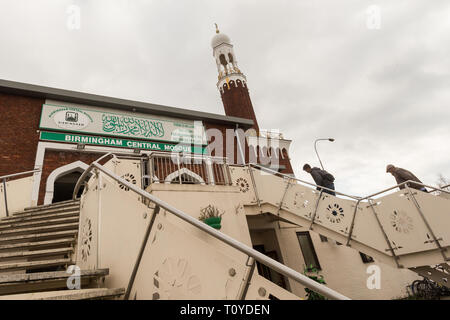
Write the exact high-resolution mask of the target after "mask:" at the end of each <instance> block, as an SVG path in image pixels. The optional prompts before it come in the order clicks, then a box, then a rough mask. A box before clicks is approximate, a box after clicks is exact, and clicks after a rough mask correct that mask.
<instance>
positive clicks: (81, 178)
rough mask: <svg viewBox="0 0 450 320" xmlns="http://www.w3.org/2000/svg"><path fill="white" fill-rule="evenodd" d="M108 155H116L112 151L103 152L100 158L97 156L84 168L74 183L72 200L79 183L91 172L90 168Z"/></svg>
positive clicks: (76, 192) (78, 188)
mask: <svg viewBox="0 0 450 320" xmlns="http://www.w3.org/2000/svg"><path fill="white" fill-rule="evenodd" d="M108 156H112V157H114V158H117V157H116V155H115V154H114V153H112V152H108V153H105V154H104V155H102V156H101V157H100V158H98V159H97V160H95V161H94V162H92V163H91V164H90V165H89V167H88V168H87V169H86V170H84V172H83V173H82V174H81V176H80V177H79V178H78V180H77V183H76V184H75V188H74V189H73V194H72V199H73V200H75V199H76V198H77V195H78V191H79V190H80V188H81V184H82V183H83V181H84V180H85V179H86V177H87V175H88V174H89V173H90V172H91V170H92V168H93V167H94V164H96V163H98V162H99V161H100V160H103V159H105V158H106V157H108Z"/></svg>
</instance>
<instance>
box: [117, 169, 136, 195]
mask: <svg viewBox="0 0 450 320" xmlns="http://www.w3.org/2000/svg"><path fill="white" fill-rule="evenodd" d="M121 178H122V179H124V180H126V181H127V182H129V183H132V184H136V182H137V181H136V178H135V176H134V175H133V174H131V173H126V174H124V175H123V176H122V177H121ZM119 188H120V189H122V190H123V191H130V188H128V187H127V186H124V185H123V184H121V183H119Z"/></svg>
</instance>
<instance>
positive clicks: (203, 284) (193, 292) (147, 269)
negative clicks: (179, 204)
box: [130, 214, 248, 300]
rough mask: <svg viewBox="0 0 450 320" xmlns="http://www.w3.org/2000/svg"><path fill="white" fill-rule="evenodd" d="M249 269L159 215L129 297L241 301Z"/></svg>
mask: <svg viewBox="0 0 450 320" xmlns="http://www.w3.org/2000/svg"><path fill="white" fill-rule="evenodd" d="M193 248H195V249H193ZM247 270H248V267H247V266H246V265H245V263H242V262H241V263H239V262H237V261H236V260H234V259H233V258H232V257H230V256H228V255H226V254H225V253H224V252H223V251H221V250H217V247H216V246H212V245H210V244H209V243H208V242H207V240H205V239H203V240H202V239H199V238H197V237H196V236H194V235H193V234H191V233H188V232H186V231H184V230H183V229H181V228H179V227H178V225H176V224H174V223H172V222H170V221H168V219H167V218H166V217H165V216H164V215H163V214H159V215H158V216H157V217H156V220H155V224H154V227H153V228H152V232H151V233H150V237H149V241H148V243H147V246H146V248H145V251H144V255H143V257H142V260H141V264H140V266H139V271H138V272H137V275H136V279H135V282H134V283H135V285H134V286H133V289H132V290H131V294H130V298H131V299H133V298H134V297H136V298H137V299H152V300H182V299H183V300H185V299H188V300H217V299H219V300H228V299H238V298H239V294H240V293H241V290H242V288H243V281H242V279H243V278H244V275H245V274H246V272H247Z"/></svg>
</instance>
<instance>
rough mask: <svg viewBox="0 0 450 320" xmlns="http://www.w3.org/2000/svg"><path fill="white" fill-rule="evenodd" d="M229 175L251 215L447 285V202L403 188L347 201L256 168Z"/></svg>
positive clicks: (237, 168)
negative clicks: (297, 228) (306, 230)
mask: <svg viewBox="0 0 450 320" xmlns="http://www.w3.org/2000/svg"><path fill="white" fill-rule="evenodd" d="M230 172H231V176H232V181H233V184H235V185H237V186H238V187H240V189H241V193H242V197H243V200H244V202H245V208H246V212H247V213H248V214H250V215H261V214H266V215H267V214H269V215H271V216H272V217H273V219H274V220H279V221H283V222H289V223H293V224H295V225H299V226H304V227H309V229H310V230H312V231H314V232H317V233H319V234H321V235H324V236H326V237H328V238H331V239H334V240H336V241H339V242H340V243H344V244H346V245H347V246H349V247H352V248H354V249H356V250H358V251H360V252H364V253H366V254H368V255H370V256H372V257H373V258H374V259H377V260H379V261H381V262H384V263H387V264H390V265H392V266H394V267H398V268H409V269H410V270H412V271H414V272H417V273H418V274H420V275H422V276H426V277H428V278H430V279H432V280H434V281H436V282H438V283H440V284H441V285H444V286H449V284H448V282H447V281H448V276H449V265H448V263H447V262H448V261H449V257H450V252H449V250H448V248H449V247H450V199H449V198H447V197H443V196H438V195H433V194H431V193H426V192H422V191H418V190H415V189H408V188H405V189H403V190H400V191H396V190H389V191H391V193H389V194H384V195H383V194H382V193H380V194H377V195H376V197H373V198H371V197H368V198H357V197H354V198H350V199H349V198H348V197H343V196H342V195H341V196H339V195H338V196H332V195H329V194H326V193H322V194H320V192H319V191H316V190H315V189H314V188H313V187H309V186H305V185H304V184H301V183H299V181H298V180H297V179H293V178H290V177H287V176H283V175H281V174H276V173H273V172H270V170H266V169H264V168H259V167H256V166H255V167H254V166H231V167H230ZM392 189H394V188H392ZM392 191H395V192H392ZM433 265H434V266H433Z"/></svg>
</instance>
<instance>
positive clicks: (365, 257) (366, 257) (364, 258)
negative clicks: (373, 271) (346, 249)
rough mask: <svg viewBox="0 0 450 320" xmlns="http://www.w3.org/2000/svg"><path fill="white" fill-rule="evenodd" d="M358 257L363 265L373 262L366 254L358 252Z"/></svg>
mask: <svg viewBox="0 0 450 320" xmlns="http://www.w3.org/2000/svg"><path fill="white" fill-rule="evenodd" d="M359 255H360V256H361V259H362V262H364V263H370V262H373V258H372V257H371V256H368V255H367V254H364V253H362V252H360V253H359Z"/></svg>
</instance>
